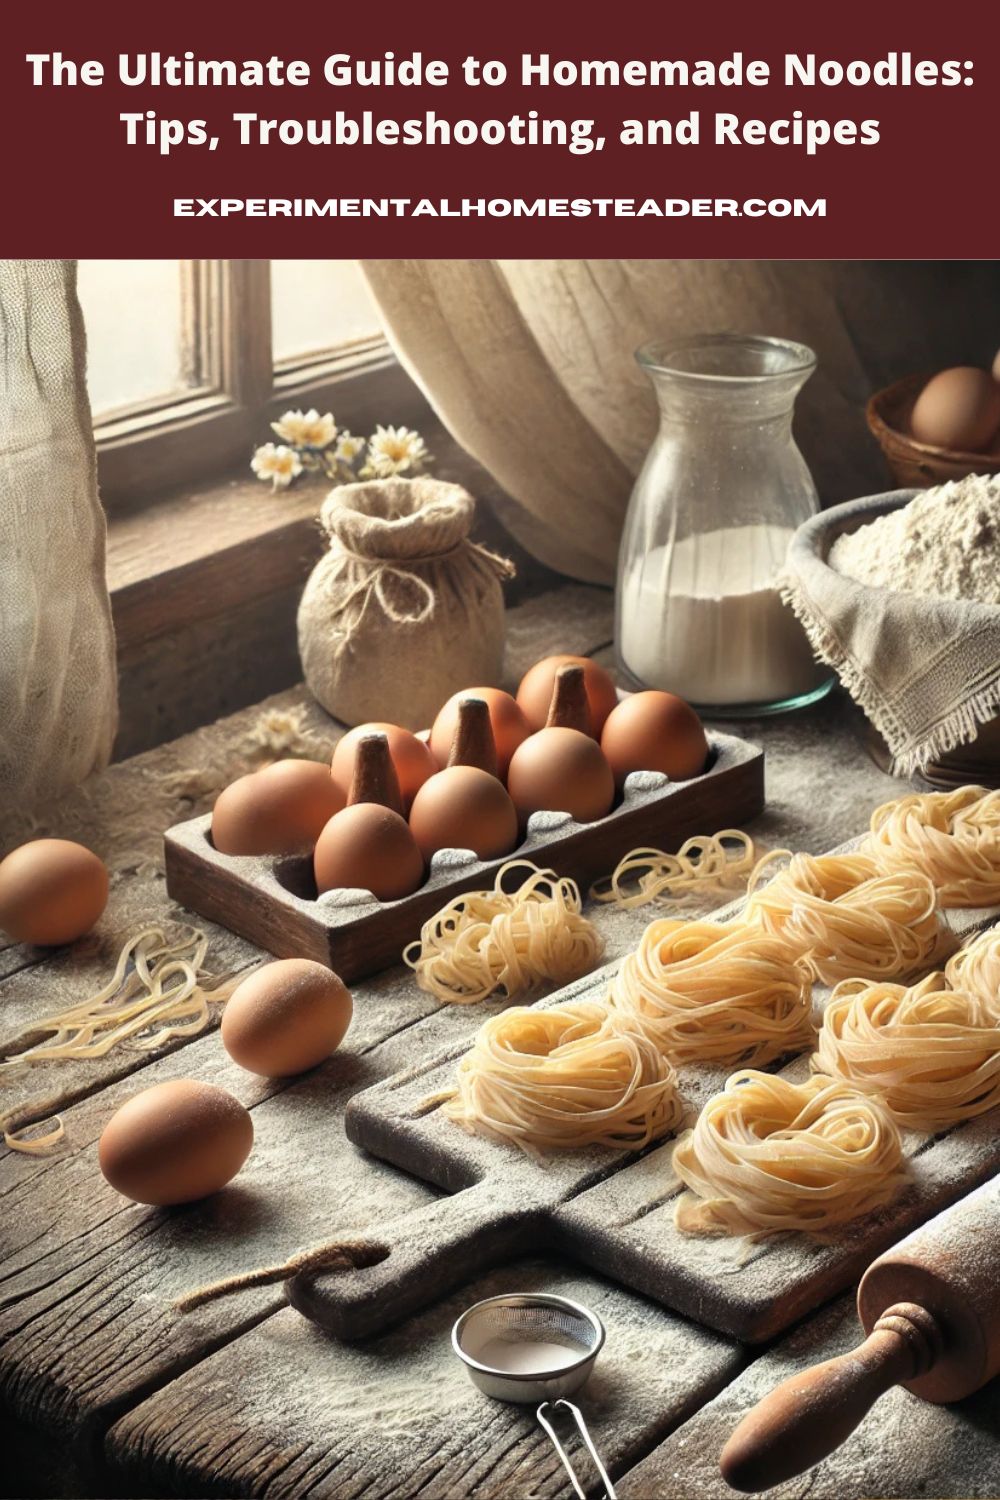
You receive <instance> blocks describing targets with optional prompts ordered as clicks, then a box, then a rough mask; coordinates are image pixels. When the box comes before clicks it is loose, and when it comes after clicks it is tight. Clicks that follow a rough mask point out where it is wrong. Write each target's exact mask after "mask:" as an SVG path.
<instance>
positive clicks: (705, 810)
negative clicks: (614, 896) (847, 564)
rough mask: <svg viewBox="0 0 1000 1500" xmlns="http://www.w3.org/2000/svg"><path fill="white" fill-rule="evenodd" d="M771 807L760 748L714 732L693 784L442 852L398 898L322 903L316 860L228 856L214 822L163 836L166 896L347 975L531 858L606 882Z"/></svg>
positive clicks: (653, 780)
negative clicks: (513, 843) (488, 856)
mask: <svg viewBox="0 0 1000 1500" xmlns="http://www.w3.org/2000/svg"><path fill="white" fill-rule="evenodd" d="M763 806H764V752H763V750H761V749H760V747H759V746H757V745H752V744H750V743H749V741H747V740H741V739H738V738H737V737H736V736H735V735H731V734H720V733H717V732H714V731H713V733H712V734H711V736H710V764H709V766H708V769H707V770H706V771H704V772H703V773H702V775H701V776H695V777H693V778H692V779H691V780H690V781H678V782H668V781H666V779H665V778H664V777H662V776H659V775H657V774H656V773H652V772H638V773H636V774H634V775H633V776H630V777H629V781H628V784H627V785H626V788H625V795H624V798H623V800H622V801H621V802H620V803H619V805H618V806H617V807H615V808H613V809H612V811H611V812H610V813H608V815H607V817H604V818H600V819H599V820H598V821H597V822H595V823H576V822H574V821H573V819H572V818H570V817H569V816H568V815H567V814H566V813H545V812H543V813H535V814H534V815H533V817H532V818H531V821H530V824H529V828H528V835H527V838H526V839H525V841H524V843H523V844H522V845H520V847H519V848H517V849H515V850H514V852H513V853H512V854H510V855H507V856H505V858H503V859H495V860H479V859H477V858H476V857H475V856H474V855H473V854H471V853H470V852H469V851H468V850H465V851H462V850H455V849H443V850H441V852H440V853H439V854H436V855H435V856H434V858H433V860H432V861H431V867H430V873H429V875H428V878H427V880H426V881H425V883H424V884H423V885H422V886H421V887H420V889H419V890H418V891H416V892H414V894H413V895H412V896H406V897H404V898H403V899H402V900H401V901H386V902H380V901H376V900H375V899H374V897H373V896H371V895H370V894H369V893H368V892H366V891H329V892H327V893H326V894H325V895H323V896H320V897H317V894H316V884H315V881H314V879H313V872H312V861H311V860H310V859H309V858H305V859H268V858H252V857H245V856H235V855H229V854H220V853H219V851H218V850H217V849H216V848H215V847H214V846H213V844H212V840H211V823H212V819H211V816H210V815H209V816H206V817H201V818H193V819H191V820H190V821H189V822H186V823H178V824H177V825H176V826H175V827H173V828H171V829H169V830H168V832H167V834H166V836H165V841H164V843H165V860H166V870H167V890H168V891H169V893H170V895H171V896H172V897H173V899H174V900H175V901H177V902H179V904H180V905H181V906H186V907H187V908H188V909H189V910H191V911H195V912H198V913H199V914H200V915H201V916H203V917H207V918H208V919H209V920H210V921H213V922H218V923H220V924H221V925H222V926H223V927H228V928H229V929H230V930H231V931H232V932H236V933H239V935H240V936H241V937H245V938H249V940H250V941H251V942H252V943H256V944H257V945H258V946H259V947H262V948H266V949H267V950H268V952H270V953H274V954H276V955H277V957H278V958H312V959H315V960H316V961H317V962H319V963H324V964H329V965H330V967H331V968H333V969H336V971H337V973H338V974H339V975H340V976H341V978H342V979H345V980H351V979H357V978H360V977H361V976H362V975H365V974H373V973H376V972H377V971H378V970H380V969H385V968H388V967H389V966H390V965H392V964H396V963H398V962H399V958H400V954H401V953H402V951H403V949H404V948H405V947H406V945H407V943H410V942H412V941H413V939H414V938H416V937H419V935H420V929H421V927H422V926H423V924H424V923H425V922H426V921H427V920H428V919H429V918H430V917H433V916H434V914H435V912H438V911H440V910H441V908H442V907H443V906H446V905H447V903H448V902H449V901H450V900H451V899H452V898H453V897H454V896H457V895H458V894H459V893H460V892H461V891H470V890H480V889H483V888H484V887H488V886H491V885H492V884H493V881H494V879H495V877H496V874H497V871H498V870H499V869H500V868H501V867H502V866H503V865H504V864H506V862H507V860H508V859H521V858H524V859H530V860H533V861H534V862H535V864H538V865H541V866H543V867H544V868H546V869H551V870H554V871H555V872H556V874H557V875H569V876H571V877H572V878H573V879H574V880H576V881H579V882H580V883H581V885H589V884H590V882H591V881H593V880H595V879H596V878H597V877H598V876H601V875H608V874H610V872H611V871H612V870H613V869H614V867H615V865H616V864H617V863H618V861H619V860H620V859H621V857H622V855H624V854H627V853H628V852H629V850H631V849H635V848H637V847H638V846H640V845H644V846H648V845H650V844H652V845H654V846H655V847H656V848H659V849H677V848H679V846H680V845H681V844H682V843H683V842H684V840H685V839H687V838H690V837H691V836H692V835H693V834H699V833H714V832H716V831H717V830H718V829H721V828H734V827H735V828H740V827H742V826H743V825H744V824H745V823H746V822H748V821H749V819H751V818H753V817H756V815H757V814H758V813H759V812H760V811H761V809H762V808H763Z"/></svg>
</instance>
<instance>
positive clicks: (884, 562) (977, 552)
mask: <svg viewBox="0 0 1000 1500" xmlns="http://www.w3.org/2000/svg"><path fill="white" fill-rule="evenodd" d="M830 565H831V567H834V568H836V569H837V571H838V572H840V573H846V574H847V576H848V577H849V578H856V579H857V580H858V582H859V583H869V584H874V585H877V586H880V587H882V588H886V589H891V590H892V591H893V592H894V593H897V594H923V595H928V596H931V597H933V598H937V599H971V600H975V601H976V602H978V603H980V604H1000V475H990V474H970V475H968V477H967V478H965V479H956V480H952V481H951V482H950V483H948V484H940V485H937V486H935V488H934V489H930V490H925V491H924V492H923V494H921V495H918V496H917V497H916V499H915V500H911V501H910V503H909V505H904V506H903V508H902V510H896V511H893V512H892V513H891V514H890V515H887V516H880V517H879V519H878V520H877V521H872V522H871V523H870V524H869V525H868V526H862V527H861V528H860V530H858V531H855V532H852V533H851V534H850V536H842V537H840V538H838V540H837V541H836V542H834V544H833V547H832V548H831V549H830Z"/></svg>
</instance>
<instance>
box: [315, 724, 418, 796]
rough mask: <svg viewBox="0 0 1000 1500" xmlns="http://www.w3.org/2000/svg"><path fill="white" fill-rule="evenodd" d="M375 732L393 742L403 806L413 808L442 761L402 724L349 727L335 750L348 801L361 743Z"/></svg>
mask: <svg viewBox="0 0 1000 1500" xmlns="http://www.w3.org/2000/svg"><path fill="white" fill-rule="evenodd" d="M372 734H384V735H385V737H386V739H387V740H388V741H389V755H390V757H391V758H392V763H393V765H394V766H395V768H396V776H397V778H398V780H399V790H400V792H401V793H402V797H403V807H404V810H405V811H409V807H410V803H411V802H412V801H413V799H414V797H415V796H416V795H417V792H418V791H419V790H420V788H421V787H422V786H423V784H424V782H425V781H426V780H427V778H428V776H433V775H434V772H435V771H436V770H437V769H438V764H437V761H436V760H435V759H434V757H433V755H432V754H431V752H430V750H429V749H428V748H427V746H426V745H425V744H424V742H423V740H419V739H417V736H416V735H415V734H412V733H411V732H410V730H409V729H401V728H400V726H399V725H398V724H382V723H371V724H358V725H357V727H356V728H354V729H350V730H348V732H347V734H345V735H344V738H343V739H342V740H340V741H339V742H338V744H337V748H336V749H335V750H334V752H333V764H332V768H331V769H332V771H333V779H334V781H335V782H336V784H337V786H338V787H339V788H340V790H341V792H342V794H343V797H344V800H345V801H346V799H347V798H348V796H349V795H350V791H351V783H352V781H353V780H354V762H355V757H356V756H357V751H358V745H359V743H360V741H361V740H363V739H364V738H365V737H366V736H367V735H372Z"/></svg>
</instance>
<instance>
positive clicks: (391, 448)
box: [367, 426, 430, 479]
mask: <svg viewBox="0 0 1000 1500" xmlns="http://www.w3.org/2000/svg"><path fill="white" fill-rule="evenodd" d="M429 460H430V454H429V453H428V452H427V449H426V447H425V446H424V440H423V438H422V437H421V436H420V434H419V432H414V431H412V429H411V428H409V427H381V426H379V427H376V429H375V431H374V433H373V434H372V436H371V437H370V438H369V439H368V458H367V467H368V468H369V470H370V471H371V473H372V474H374V475H375V477H376V478H378V479H384V478H385V477H386V476H387V475H389V474H404V473H405V472H406V470H407V469H412V470H414V471H416V470H419V469H422V468H423V466H424V464H425V463H427V462H428V461H429Z"/></svg>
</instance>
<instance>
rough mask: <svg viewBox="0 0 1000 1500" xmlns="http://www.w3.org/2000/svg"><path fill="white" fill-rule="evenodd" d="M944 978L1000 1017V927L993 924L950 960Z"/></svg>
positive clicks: (991, 1013) (996, 1017)
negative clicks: (966, 991)
mask: <svg viewBox="0 0 1000 1500" xmlns="http://www.w3.org/2000/svg"><path fill="white" fill-rule="evenodd" d="M944 972H945V977H946V978H947V980H948V983H949V984H950V985H951V987H952V989H953V990H968V991H969V993H970V995H975V996H976V998H977V999H978V1000H980V1001H982V1003H983V1005H984V1006H985V1007H986V1009H987V1010H988V1011H989V1013H990V1015H991V1016H993V1017H994V1019H1000V927H991V928H990V929H989V931H988V932H982V933H980V935H979V936H978V937H977V938H975V939H974V940H973V941H972V942H971V943H967V944H966V946H965V947H964V948H960V949H959V951H958V952H957V953H956V954H954V955H953V957H951V958H950V959H949V960H948V963H947V964H946V966H945V971H944Z"/></svg>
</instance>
